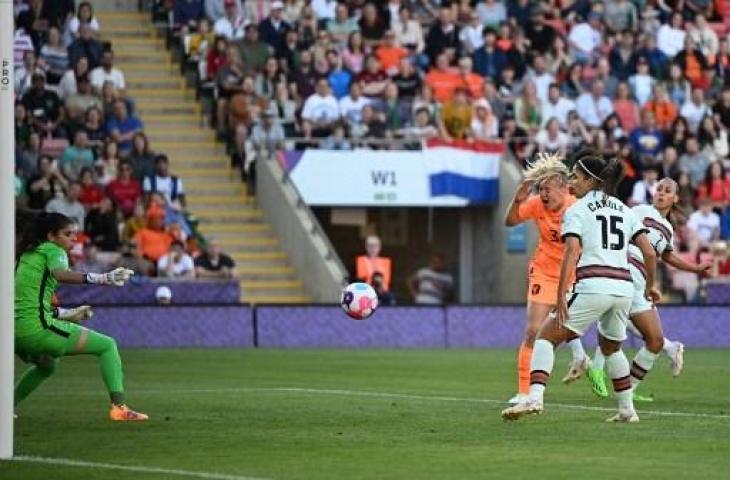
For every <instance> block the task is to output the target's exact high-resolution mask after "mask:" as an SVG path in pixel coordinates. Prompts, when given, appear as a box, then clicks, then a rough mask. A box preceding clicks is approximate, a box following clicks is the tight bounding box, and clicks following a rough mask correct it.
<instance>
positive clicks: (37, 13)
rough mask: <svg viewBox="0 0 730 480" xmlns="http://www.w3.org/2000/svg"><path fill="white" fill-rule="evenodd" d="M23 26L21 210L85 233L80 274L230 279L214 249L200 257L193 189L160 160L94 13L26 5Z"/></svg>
mask: <svg viewBox="0 0 730 480" xmlns="http://www.w3.org/2000/svg"><path fill="white" fill-rule="evenodd" d="M15 15H16V23H15V24H16V30H15V35H14V40H15V41H14V48H15V52H14V53H15V59H14V60H15V68H16V73H15V86H14V87H15V94H16V98H17V101H16V104H15V144H16V150H15V165H16V169H15V171H16V176H15V185H16V191H15V193H16V200H17V203H18V206H19V207H25V208H28V209H32V210H36V211H42V210H45V211H48V212H59V213H63V214H65V215H67V216H69V217H70V218H72V219H74V220H75V221H76V223H77V225H78V227H79V231H80V234H79V236H78V244H77V248H75V249H74V250H73V252H72V255H71V256H72V261H73V262H74V264H75V267H76V268H77V269H80V270H89V271H92V270H93V271H100V270H105V269H107V268H109V267H110V266H113V265H118V266H122V265H123V266H127V267H129V268H132V269H134V270H135V271H136V272H138V274H146V275H160V276H165V277H176V278H193V277H195V276H196V274H197V275H198V276H200V277H214V276H215V277H217V276H221V277H231V276H232V268H233V264H232V260H231V259H230V258H228V257H225V259H226V260H225V261H223V262H222V265H219V263H221V261H220V259H221V253H220V250H219V248H218V247H217V246H216V244H215V242H211V245H208V248H207V250H205V251H203V252H201V250H203V249H202V248H201V245H200V242H198V241H197V240H198V236H197V235H195V234H194V231H193V228H192V227H193V226H194V225H191V223H190V221H189V216H188V215H187V214H186V212H185V190H184V186H183V181H182V179H180V178H178V177H176V176H175V175H174V174H172V173H171V172H170V168H169V160H168V158H167V156H166V155H165V154H163V153H160V152H156V153H155V152H153V151H152V149H151V148H150V145H149V142H148V140H147V137H146V135H145V133H144V124H143V123H142V121H141V120H140V119H139V118H138V117H137V115H136V114H135V102H134V99H133V98H131V97H130V96H129V95H128V94H127V91H126V83H125V78H124V73H123V72H122V71H121V70H119V69H118V68H117V67H116V66H115V62H114V50H113V48H112V45H111V43H109V42H105V41H103V40H102V39H101V38H100V34H101V33H102V32H103V25H100V23H99V21H98V20H97V19H96V17H95V16H94V11H93V7H92V5H91V4H90V3H89V2H81V3H80V4H79V5H78V8H76V6H75V2H74V1H73V0H65V1H64V0H54V1H50V0H30V1H29V2H23V1H16V2H15ZM192 256H195V257H197V261H198V263H194V262H193V258H192ZM196 266H197V267H196Z"/></svg>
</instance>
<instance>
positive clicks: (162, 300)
mask: <svg viewBox="0 0 730 480" xmlns="http://www.w3.org/2000/svg"><path fill="white" fill-rule="evenodd" d="M155 302H157V304H158V305H169V304H171V303H172V290H170V287H168V286H166V285H161V286H159V287H157V289H156V290H155Z"/></svg>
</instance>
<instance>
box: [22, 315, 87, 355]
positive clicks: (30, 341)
mask: <svg viewBox="0 0 730 480" xmlns="http://www.w3.org/2000/svg"><path fill="white" fill-rule="evenodd" d="M84 330H86V328H84V327H82V326H80V325H77V324H75V323H71V322H66V321H64V320H54V322H53V323H52V324H50V325H49V327H48V328H47V329H45V330H43V331H40V332H38V333H34V334H32V335H25V336H22V337H15V354H16V355H18V357H20V358H21V359H22V360H23V361H24V362H30V363H32V362H35V361H36V360H37V359H38V358H40V357H42V356H47V355H50V356H52V357H61V356H63V355H69V354H73V353H74V349H75V348H76V346H77V345H78V342H79V337H81V334H82V332H83V331H84Z"/></svg>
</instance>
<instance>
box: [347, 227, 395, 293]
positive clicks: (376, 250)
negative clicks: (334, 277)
mask: <svg viewBox="0 0 730 480" xmlns="http://www.w3.org/2000/svg"><path fill="white" fill-rule="evenodd" d="M381 247H382V244H381V243H380V238H378V236H377V235H369V236H368V237H367V239H365V252H366V254H365V255H360V256H358V257H357V258H356V259H355V268H356V271H355V276H356V277H357V278H358V279H360V280H362V281H364V282H367V283H371V284H372V283H373V275H375V274H376V273H380V274H381V275H382V276H383V280H382V286H383V289H385V290H386V291H387V290H390V278H391V273H392V263H391V260H390V258H388V257H381V256H380V249H381Z"/></svg>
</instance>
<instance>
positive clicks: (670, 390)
mask: <svg viewBox="0 0 730 480" xmlns="http://www.w3.org/2000/svg"><path fill="white" fill-rule="evenodd" d="M122 354H123V357H124V361H125V369H126V377H127V382H126V383H127V390H128V397H129V401H130V404H131V405H132V406H133V407H134V408H138V409H139V410H141V411H143V412H146V413H148V414H150V416H151V421H150V422H148V423H145V424H113V423H111V422H109V421H107V420H106V418H105V415H106V410H107V401H106V395H105V393H104V389H103V385H102V383H101V378H100V375H99V372H98V367H97V365H96V362H95V361H94V359H93V358H81V357H79V358H66V359H63V361H62V362H61V366H60V368H59V371H58V373H57V374H56V375H54V377H53V378H51V379H50V380H49V381H48V382H47V383H46V384H45V385H43V386H42V387H41V388H40V389H39V390H38V391H37V392H36V393H35V394H34V395H32V396H31V397H30V398H28V400H27V401H26V402H25V403H24V404H22V405H21V408H20V409H19V412H18V413H19V414H20V418H19V419H18V420H16V424H15V429H16V430H15V432H16V443H15V451H16V455H22V456H32V457H46V458H51V459H56V460H53V461H54V462H66V460H68V461H81V462H90V463H83V464H82V465H62V464H58V463H54V464H43V463H35V461H34V462H25V461H21V462H2V463H0V478H2V479H8V480H11V479H12V480H15V479H23V480H25V479H28V480H31V479H43V480H45V479H48V478H53V479H58V480H62V479H73V480H77V479H79V478H83V479H105V480H107V479H130V480H131V479H134V480H140V479H167V478H170V479H176V478H209V479H224V480H225V479H228V480H234V479H236V480H237V479H241V478H249V479H251V478H255V479H277V480H279V479H280V480H289V479H292V480H294V479H420V478H424V479H468V478H490V479H495V478H510V479H520V478H531V479H535V478H539V479H545V478H561V479H562V478H591V479H603V478H606V479H612V480H614V479H616V478H621V477H624V478H632V479H636V478H647V479H656V478H672V479H682V478H693V479H696V478H707V479H710V478H727V474H728V473H727V472H728V471H729V470H730V455H728V452H730V401H729V400H728V399H729V398H730V387H729V386H728V383H727V379H728V378H730V365H729V363H728V358H729V357H730V355H728V352H727V351H726V350H725V351H724V350H691V349H690V350H689V351H688V352H687V355H686V370H685V372H684V374H683V375H682V377H680V378H679V379H673V378H672V377H671V375H670V372H669V368H668V361H667V359H666V357H664V358H662V359H661V360H660V361H659V362H658V364H657V366H656V368H655V369H654V371H653V372H652V373H651V374H650V375H649V376H648V377H647V381H646V382H645V386H644V387H643V388H642V393H644V394H648V393H654V394H655V395H656V401H655V402H654V403H652V404H640V405H638V407H639V415H640V416H641V423H640V424H638V425H613V424H606V423H604V419H605V418H607V417H608V416H609V415H610V414H611V412H610V411H609V409H612V408H613V407H614V401H613V400H607V401H600V400H598V399H596V398H594V397H593V396H592V394H591V393H590V391H589V387H588V384H587V382H585V381H580V382H578V383H576V384H574V385H571V386H563V385H561V384H560V381H559V379H560V377H561V376H562V375H563V374H564V373H565V369H566V368H567V361H568V359H567V356H566V354H565V353H564V352H561V354H559V356H558V361H557V362H556V369H555V372H554V374H553V378H552V380H551V382H550V385H549V387H548V395H547V398H546V400H547V404H546V412H545V414H544V415H542V416H541V417H537V418H530V419H525V420H524V421H519V422H517V423H504V422H502V420H501V419H500V416H499V412H500V410H501V409H502V408H504V406H505V404H504V403H502V401H503V400H504V399H506V398H508V397H509V396H511V395H512V394H513V393H514V391H513V390H514V383H515V381H514V378H515V373H514V359H515V353H514V352H513V351H507V350H484V351H476V350H472V351H454V350H439V351H387V350H381V351H331V350H328V351H321V350H299V351H283V350H278V351H272V350H268V351H267V350H127V351H124V352H122ZM22 368H24V366H23V365H22V364H18V365H17V368H16V371H18V372H20V371H21V369H22ZM603 408H605V409H607V410H606V411H603V410H601V409H603ZM651 412H661V413H651ZM59 459H65V460H59ZM36 461H37V459H36ZM67 463H68V462H67ZM118 465H121V466H123V467H122V468H126V469H128V470H123V469H113V468H115V466H118ZM154 469H162V470H157V471H154ZM172 470H176V471H172Z"/></svg>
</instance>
